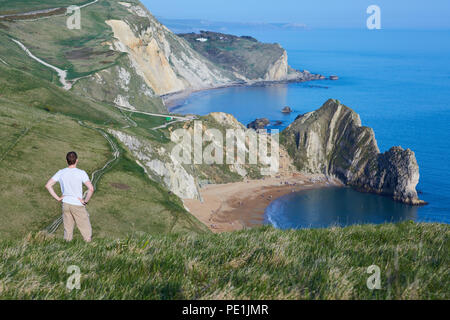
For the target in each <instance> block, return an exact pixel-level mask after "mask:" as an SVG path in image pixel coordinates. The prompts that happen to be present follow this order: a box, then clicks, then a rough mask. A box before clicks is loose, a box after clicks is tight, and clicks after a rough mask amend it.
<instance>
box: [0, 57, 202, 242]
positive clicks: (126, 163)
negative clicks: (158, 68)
mask: <svg viewBox="0 0 450 320" xmlns="http://www.w3.org/2000/svg"><path fill="white" fill-rule="evenodd" d="M0 83H1V84H2V85H1V86H0V129H1V130H0V138H1V142H0V181H2V185H1V186H0V201H2V202H3V203H4V205H2V206H1V208H0V219H1V221H2V223H1V224H0V238H20V237H23V236H24V235H25V234H27V233H28V232H30V231H39V230H42V229H44V228H45V227H46V226H48V225H50V224H51V223H52V222H53V221H54V220H55V219H56V218H57V217H59V216H60V215H61V210H60V204H59V203H56V202H55V201H54V200H52V198H51V197H50V196H49V195H48V193H47V191H46V190H45V188H44V184H45V183H46V181H47V179H49V178H50V177H51V176H52V175H53V174H54V173H55V172H56V171H57V170H58V169H61V168H63V167H65V166H66V163H65V160H64V157H65V153H66V152H68V151H70V150H76V151H77V152H78V153H79V156H80V167H81V168H82V169H84V170H86V171H87V172H88V173H89V174H91V173H92V172H93V171H94V170H97V169H100V168H102V167H103V166H104V164H105V163H106V162H107V161H108V160H109V159H111V158H112V151H111V149H110V148H111V147H110V145H109V143H108V141H107V140H106V139H105V138H104V137H103V136H102V135H101V134H100V133H99V132H98V131H96V130H93V129H89V128H86V127H83V126H81V125H80V124H79V123H78V121H80V120H83V121H86V122H87V123H88V124H90V126H92V127H93V128H97V127H98V128H101V129H103V131H106V130H107V128H122V127H123V126H126V125H128V124H129V121H127V120H126V118H125V117H124V114H122V113H121V112H119V111H118V110H117V109H115V108H113V107H108V106H105V105H101V104H96V103H94V102H92V101H90V100H86V99H83V98H81V97H78V96H76V95H74V94H72V93H70V92H66V91H64V90H62V89H61V88H59V87H57V86H54V85H52V84H50V83H45V82H44V81H38V80H37V79H36V78H35V77H33V76H32V75H30V74H27V73H24V72H20V71H18V70H15V69H11V68H7V67H5V66H2V65H1V64H0ZM160 119H162V118H156V119H155V118H153V117H148V116H147V117H146V118H145V117H141V118H139V123H140V125H141V126H142V127H143V129H142V131H148V132H155V133H153V134H154V135H157V133H156V131H152V130H149V129H147V130H145V129H144V128H145V127H147V128H149V127H151V126H152V125H155V126H156V125H159V124H160V123H161V120H160ZM133 129H134V130H137V128H133ZM116 143H117V142H116ZM117 144H118V143H117ZM119 148H121V147H120V146H119ZM94 199H95V200H94V201H92V205H91V206H90V208H89V211H90V214H91V216H92V220H93V228H94V232H95V233H96V234H97V235H102V236H114V237H120V236H122V237H123V236H125V235H127V234H129V233H130V232H137V231H141V232H146V233H150V234H160V233H170V232H180V231H189V232H203V231H205V230H206V227H204V226H203V225H202V224H201V223H200V222H198V221H197V220H196V219H195V218H194V217H193V216H192V215H190V214H189V213H188V212H186V211H185V209H184V208H183V206H182V204H181V202H180V200H179V199H178V198H177V197H175V196H173V195H171V194H169V192H168V191H167V190H165V189H163V188H161V187H160V186H159V185H157V184H156V183H154V182H152V181H151V180H150V179H148V177H147V176H146V175H145V173H144V171H143V170H142V169H141V167H139V166H138V165H137V164H136V163H135V162H134V159H133V158H131V156H130V155H128V154H127V152H126V151H125V150H124V149H121V156H120V158H119V159H118V161H117V162H115V163H114V164H113V166H112V167H111V168H109V170H108V171H106V173H105V174H104V175H103V176H102V177H101V179H100V181H99V183H98V185H97V192H96V194H95V196H94ZM58 235H61V236H62V228H60V229H59V230H58Z"/></svg>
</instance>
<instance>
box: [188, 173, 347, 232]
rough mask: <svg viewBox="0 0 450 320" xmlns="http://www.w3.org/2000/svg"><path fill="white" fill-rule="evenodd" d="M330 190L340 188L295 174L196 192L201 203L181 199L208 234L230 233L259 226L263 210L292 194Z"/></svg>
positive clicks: (315, 177)
mask: <svg viewBox="0 0 450 320" xmlns="http://www.w3.org/2000/svg"><path fill="white" fill-rule="evenodd" d="M330 186H342V184H341V183H339V182H338V181H335V180H330V179H327V178H325V177H324V176H322V175H305V174H300V173H295V174H293V175H291V176H289V177H268V178H265V179H261V180H245V181H241V182H233V183H228V184H212V185H208V186H205V187H203V188H201V189H200V194H201V197H202V199H203V202H202V201H200V200H192V199H184V200H183V203H184V206H185V208H186V209H187V210H188V211H189V212H190V213H191V214H192V215H194V216H195V217H196V218H197V219H198V220H200V221H201V222H202V223H203V224H205V225H206V226H207V227H208V228H209V229H210V230H211V231H212V232H214V233H222V232H231V231H237V230H242V229H247V228H252V227H256V226H260V225H262V224H263V223H264V213H265V209H266V208H267V206H268V205H269V204H270V203H271V202H272V201H274V200H276V199H278V198H280V197H282V196H284V195H286V194H289V193H292V192H298V191H303V190H310V189H316V188H326V187H330Z"/></svg>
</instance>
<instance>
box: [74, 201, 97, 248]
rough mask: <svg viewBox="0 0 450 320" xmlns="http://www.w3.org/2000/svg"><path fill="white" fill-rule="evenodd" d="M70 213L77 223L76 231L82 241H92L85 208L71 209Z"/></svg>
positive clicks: (75, 207) (76, 207) (89, 223)
mask: <svg viewBox="0 0 450 320" xmlns="http://www.w3.org/2000/svg"><path fill="white" fill-rule="evenodd" d="M72 213H73V216H74V218H75V222H76V223H77V227H78V230H80V232H81V235H82V236H83V239H84V241H86V242H91V240H92V227H91V222H90V220H89V214H88V212H87V210H86V208H85V207H81V206H80V207H78V206H73V207H72Z"/></svg>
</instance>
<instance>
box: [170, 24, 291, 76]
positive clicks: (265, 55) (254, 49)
mask: <svg viewBox="0 0 450 320" xmlns="http://www.w3.org/2000/svg"><path fill="white" fill-rule="evenodd" d="M179 36H180V37H182V38H184V39H185V40H187V41H188V42H189V43H190V44H191V46H192V47H193V48H194V50H196V51H197V52H200V53H201V54H203V55H204V56H205V57H207V58H208V59H209V60H210V61H212V62H214V63H215V64H217V65H219V66H221V67H222V68H224V69H225V70H229V71H231V72H237V73H239V74H242V75H244V76H245V77H246V78H247V79H262V78H264V76H265V74H266V73H267V71H268V69H269V68H270V67H271V66H272V65H273V64H274V63H275V62H276V61H278V60H279V59H280V58H281V57H282V55H283V53H284V52H285V51H284V49H283V48H281V46H280V45H278V44H270V43H261V42H258V40H256V39H254V38H252V37H248V36H243V37H237V36H233V35H229V34H222V33H217V32H209V31H201V33H200V34H196V33H184V34H179ZM203 39H205V40H206V41H205V40H203Z"/></svg>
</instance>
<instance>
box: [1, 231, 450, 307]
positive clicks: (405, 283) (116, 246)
mask: <svg viewBox="0 0 450 320" xmlns="http://www.w3.org/2000/svg"><path fill="white" fill-rule="evenodd" d="M374 264H375V265H377V266H379V267H380V269H381V289H380V290H373V291H372V290H369V289H368V288H367V285H366V282H367V278H368V277H369V276H370V274H367V267H369V266H370V265H374ZM70 265H78V266H79V267H80V269H81V273H82V276H81V289H80V290H73V291H69V290H68V289H67V288H66V281H67V279H68V277H69V276H70V275H69V274H67V273H66V271H67V268H68V267H69V266H70ZM449 280H450V278H449V226H448V225H443V224H416V223H413V222H404V223H400V224H385V225H379V226H373V225H365V226H351V227H347V228H331V229H315V230H297V231H294V230H291V231H281V230H276V229H274V228H272V227H261V228H256V229H252V230H246V231H241V232H235V233H225V234H220V235H214V234H200V235H198V234H185V235H166V236H146V235H133V236H130V237H129V238H128V239H125V240H109V239H95V240H94V242H93V243H91V244H85V243H83V242H81V240H75V241H74V242H72V243H65V242H63V241H62V240H61V239H56V238H54V237H50V236H47V235H44V234H35V235H29V236H28V237H27V238H26V239H24V240H21V241H0V298H2V299H448V298H450V294H449V283H450V282H449Z"/></svg>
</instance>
